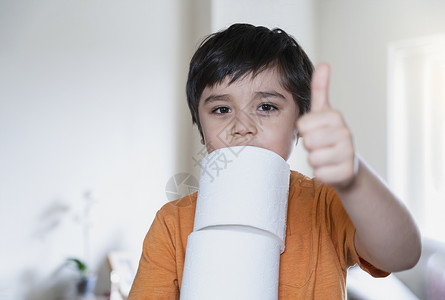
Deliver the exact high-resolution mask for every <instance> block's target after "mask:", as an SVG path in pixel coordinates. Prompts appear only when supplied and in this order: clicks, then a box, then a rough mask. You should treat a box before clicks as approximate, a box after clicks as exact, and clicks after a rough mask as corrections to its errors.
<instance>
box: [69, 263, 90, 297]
mask: <svg viewBox="0 0 445 300" xmlns="http://www.w3.org/2000/svg"><path fill="white" fill-rule="evenodd" d="M68 262H70V263H74V264H75V266H76V268H77V270H78V272H79V280H78V281H77V284H76V289H77V294H78V295H79V296H82V297H88V296H93V295H94V289H95V287H96V280H97V277H96V276H95V275H93V274H91V273H90V272H89V269H88V266H87V264H86V263H85V262H84V261H82V260H80V259H78V258H68Z"/></svg>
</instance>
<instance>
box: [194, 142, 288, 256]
mask: <svg viewBox="0 0 445 300" xmlns="http://www.w3.org/2000/svg"><path fill="white" fill-rule="evenodd" d="M289 177H290V169H289V165H288V164H287V163H286V161H285V160H284V159H283V158H282V157H281V156H279V155H278V154H276V153H274V152H272V151H270V150H267V149H263V148H258V147H251V146H238V147H230V148H222V149H218V150H215V151H213V152H212V153H211V154H209V155H207V156H206V157H205V158H204V159H203V161H202V167H201V176H200V180H199V191H198V199H197V204H196V213H195V222H194V231H197V230H200V229H203V228H206V227H208V226H217V225H245V226H251V227H256V228H259V229H262V230H265V231H269V232H270V233H272V234H274V235H276V236H277V237H278V238H279V239H280V240H281V241H282V243H283V244H284V241H285V237H286V217H287V199H288V194H289ZM282 250H284V249H282Z"/></svg>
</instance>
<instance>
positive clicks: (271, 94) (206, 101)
mask: <svg viewBox="0 0 445 300" xmlns="http://www.w3.org/2000/svg"><path fill="white" fill-rule="evenodd" d="M254 98H257V99H262V98H277V99H281V100H283V101H287V99H286V97H284V96H283V95H282V94H280V93H278V92H277V91H273V90H272V91H262V92H256V93H255V97H254ZM229 100H230V95H228V94H222V95H210V96H208V97H207V98H205V99H204V101H203V104H204V105H207V104H209V103H212V102H215V101H229Z"/></svg>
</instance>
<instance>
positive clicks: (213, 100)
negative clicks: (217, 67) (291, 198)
mask: <svg viewBox="0 0 445 300" xmlns="http://www.w3.org/2000/svg"><path fill="white" fill-rule="evenodd" d="M298 113H299V111H298V106H297V105H296V103H295V101H294V99H293V97H292V95H291V94H290V93H289V92H288V91H287V90H286V89H284V88H283V87H282V86H281V84H280V80H279V74H278V72H277V71H276V70H275V69H266V70H265V71H263V72H261V73H259V74H258V75H257V76H255V77H254V78H252V75H251V74H248V75H246V76H244V77H242V78H240V79H239V80H237V81H235V82H234V83H232V84H230V78H226V79H225V80H224V81H223V82H222V83H221V84H218V85H215V86H213V87H206V88H205V89H204V91H203V92H202V95H201V98H200V99H199V106H198V114H199V120H200V122H201V127H202V132H203V135H204V141H205V145H206V147H207V151H208V153H211V152H212V151H214V150H217V149H220V148H225V147H231V146H246V145H248V146H256V147H261V148H265V149H268V150H271V151H273V152H275V153H277V154H278V155H280V156H281V157H282V158H283V159H285V160H287V159H288V158H289V156H290V154H291V152H292V149H293V147H294V145H295V142H296V139H297V138H298V134H297V128H296V123H297V119H298Z"/></svg>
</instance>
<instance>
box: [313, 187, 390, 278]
mask: <svg viewBox="0 0 445 300" xmlns="http://www.w3.org/2000/svg"><path fill="white" fill-rule="evenodd" d="M320 192H321V194H324V196H325V197H326V210H327V214H328V216H327V219H328V225H327V226H328V227H329V228H328V230H329V231H330V234H331V238H332V242H333V244H334V247H335V248H336V251H337V254H338V257H339V259H340V262H341V264H342V265H343V266H345V267H346V268H348V267H351V266H353V265H356V264H357V265H359V266H360V268H362V269H363V270H365V271H366V272H368V273H369V274H371V275H372V276H374V277H386V276H388V275H389V274H390V273H387V272H385V271H383V270H380V269H378V268H376V267H375V266H373V265H372V264H370V263H369V262H367V261H366V260H364V259H363V258H361V257H360V256H359V255H358V253H357V250H356V248H355V242H354V238H355V226H354V224H353V223H352V221H351V219H350V218H349V216H348V214H347V213H346V210H345V209H344V207H343V204H342V202H341V199H340V197H339V196H338V194H337V192H336V191H335V190H334V189H333V188H331V187H329V186H326V185H323V186H322V187H321V191H320Z"/></svg>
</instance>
